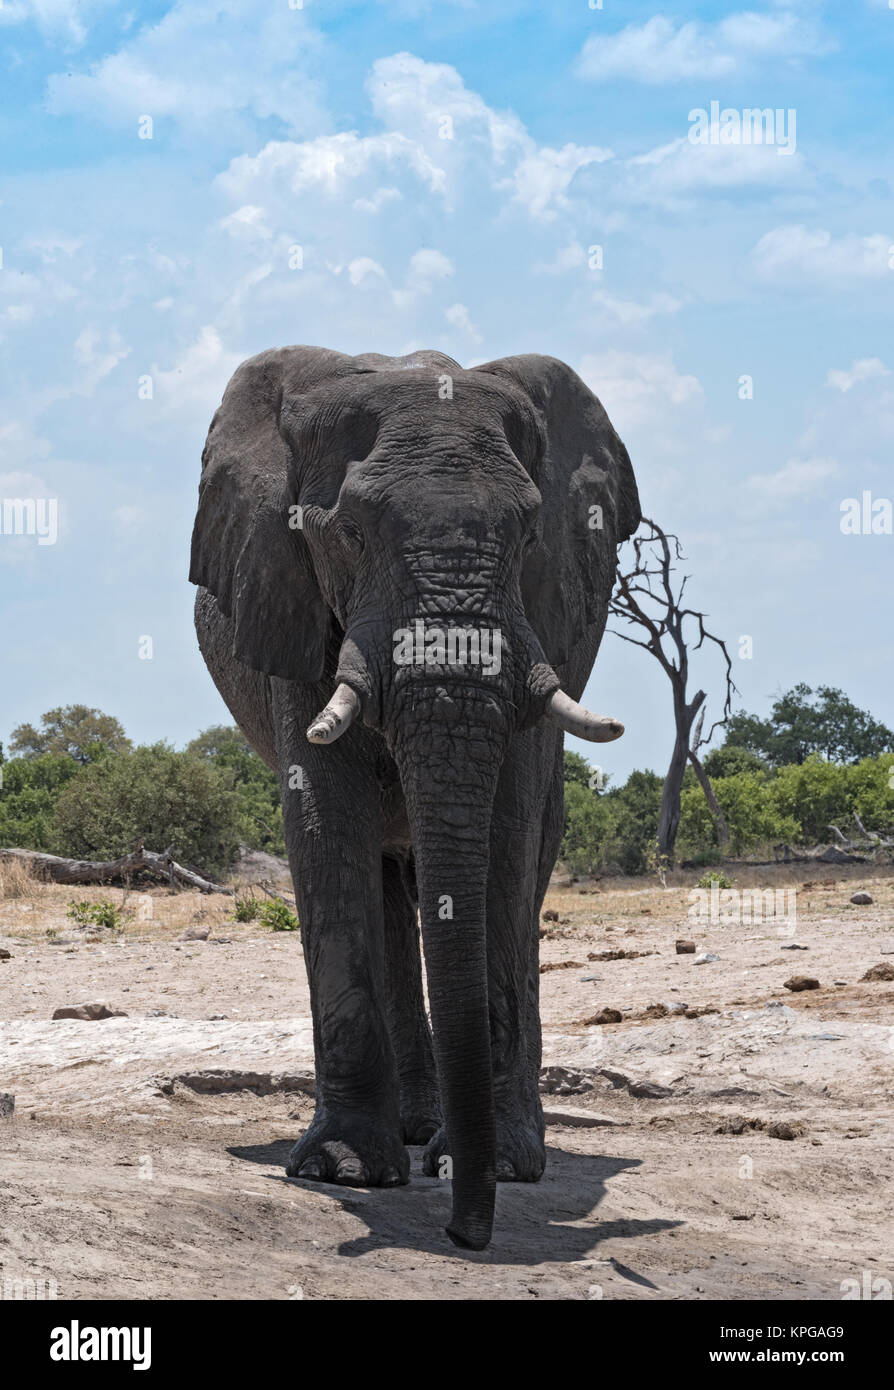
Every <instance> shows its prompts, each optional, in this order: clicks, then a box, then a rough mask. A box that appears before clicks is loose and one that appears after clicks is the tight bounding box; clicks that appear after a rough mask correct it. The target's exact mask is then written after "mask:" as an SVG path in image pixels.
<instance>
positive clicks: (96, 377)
mask: <svg viewBox="0 0 894 1390" xmlns="http://www.w3.org/2000/svg"><path fill="white" fill-rule="evenodd" d="M129 353H130V348H129V347H125V345H124V343H123V342H122V340H121V335H120V333H119V332H118V331H117V329H115V328H112V329H108V330H106V331H105V332H103V331H102V330H100V329H99V328H96V327H95V326H93V325H89V326H88V327H86V328H83V329H82V330H81V332H80V333H79V334H78V336H77V338H76V339H75V343H74V358H75V361H76V362H77V363H78V365H79V366H81V367H83V368H84V372H83V375H82V378H81V383H80V385H79V387H78V390H79V392H81V393H83V394H86V395H90V394H92V392H93V391H94V390H95V389H96V387H97V386H98V385H99V383H100V382H101V381H102V379H103V377H106V376H108V375H109V373H110V372H113V371H114V370H115V368H116V367H117V366H118V363H119V362H123V361H124V359H125V357H127V356H128V355H129Z"/></svg>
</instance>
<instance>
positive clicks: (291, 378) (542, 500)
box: [190, 347, 640, 1250]
mask: <svg viewBox="0 0 894 1390" xmlns="http://www.w3.org/2000/svg"><path fill="white" fill-rule="evenodd" d="M639 521H640V509H639V498H638V493H637V487H636V482H635V479H634V475H633V470H632V467H631V463H630V459H629V456H628V453H627V450H626V449H625V447H624V445H623V444H622V443H621V440H620V439H619V437H618V435H617V434H616V433H615V430H614V429H613V427H612V425H611V423H610V421H609V419H608V416H607V414H606V412H605V410H604V409H603V407H602V405H601V404H600V402H599V400H598V399H597V398H596V396H595V395H594V394H593V393H592V392H591V391H590V389H589V388H588V387H587V385H586V384H585V383H584V382H583V381H582V380H581V378H580V377H579V376H577V374H576V373H575V372H574V371H572V370H571V368H569V367H567V366H566V365H565V364H564V363H562V362H560V361H558V360H557V359H555V358H552V357H546V356H540V355H537V354H524V355H519V356H513V357H504V358H501V359H498V360H496V361H493V362H487V363H485V364H483V365H478V366H473V367H470V368H463V367H461V366H460V365H459V364H458V363H457V362H455V361H454V360H453V359H452V358H450V357H448V356H446V355H445V354H443V353H440V352H437V351H419V352H413V353H410V354H408V355H406V356H403V357H387V356H383V355H381V354H378V353H365V354H362V355H360V356H349V355H347V354H344V353H340V352H336V351H330V350H327V349H323V348H315V347H285V348H278V349H274V350H271V351H267V352H262V353H260V354H259V355H258V356H255V357H252V358H250V359H249V360H248V361H246V362H244V363H243V364H242V365H241V366H240V367H239V368H238V369H237V370H236V372H235V373H234V375H233V377H232V378H231V380H230V382H229V384H228V386H227V388H226V392H225V394H224V396H223V400H222V402H221V405H220V407H219V408H218V410H217V412H216V414H215V415H214V418H213V420H212V422H211V426H210V429H209V432H208V436H207V441H206V445H205V449H204V453H203V456H202V474H201V481H200V485H199V502H198V510H197V515H196V520H195V526H194V531H193V537H192V554H191V567H190V580H191V581H192V583H194V584H196V585H198V586H199V590H198V594H197V598H196V609H195V614H196V628H197V633H198V640H199V647H200V650H201V652H202V655H203V657H204V660H205V663H206V665H207V667H208V669H209V671H210V673H211V675H212V677H213V679H214V682H215V684H216V685H217V687H218V690H219V691H220V694H221V695H222V697H223V699H224V701H225V703H226V704H227V706H228V707H229V709H230V711H231V713H232V715H233V718H234V719H235V721H236V723H237V724H238V725H239V726H240V728H241V729H242V731H243V733H244V734H245V737H246V739H247V740H248V741H249V742H250V744H251V745H252V747H253V748H254V749H255V750H256V751H257V752H258V754H259V755H260V756H261V757H262V758H263V759H264V761H265V762H266V763H267V764H268V765H269V766H270V767H271V768H272V769H274V770H275V772H276V773H277V775H278V779H279V782H280V787H281V792H282V805H283V820H284V832H285V839H286V845H287V849H288V855H289V863H290V869H291V873H292V878H293V881H294V888H295V897H296V902H297V911H298V917H299V921H300V930H301V941H302V947H303V950H304V956H305V963H306V967H307V971H308V976H309V982H310V995H311V1012H312V1020H313V1039H314V1052H315V1067H316V1108H315V1114H314V1118H313V1120H312V1122H311V1124H310V1126H309V1128H308V1129H307V1131H306V1132H305V1133H304V1135H303V1136H302V1137H301V1139H300V1140H299V1141H298V1143H297V1144H296V1145H295V1147H294V1148H293V1149H292V1152H291V1155H290V1157H289V1160H288V1164H287V1169H286V1171H287V1173H288V1174H289V1175H290V1176H291V1177H293V1178H301V1179H306V1180H312V1181H318V1182H329V1183H338V1184H345V1185H348V1186H352V1185H353V1186H363V1187H375V1186H382V1187H389V1186H392V1185H398V1184H404V1183H406V1182H408V1180H409V1155H408V1151H407V1145H425V1146H426V1147H425V1151H424V1154H423V1172H424V1173H426V1174H428V1175H435V1176H440V1177H449V1178H451V1179H452V1192H451V1197H452V1212H451V1216H450V1221H449V1224H448V1225H447V1227H446V1230H447V1234H448V1235H449V1237H450V1238H451V1240H452V1241H453V1243H454V1244H455V1245H457V1246H459V1247H461V1248H465V1249H469V1250H482V1249H484V1248H485V1247H486V1246H487V1245H488V1243H489V1241H490V1239H491V1237H492V1232H493V1222H494V1209H495V1198H496V1183H497V1181H498V1180H499V1181H517V1182H536V1181H537V1180H538V1179H539V1178H540V1177H541V1175H542V1173H543V1171H544V1166H545V1162H546V1151H545V1145H544V1137H545V1133H544V1121H543V1110H542V1106H541V1101H540V1095H539V1085H538V1083H539V1075H540V1063H541V1028H540V1017H539V966H538V952H539V929H538V928H539V919H540V911H541V907H542V903H543V899H544V896H545V893H546V889H547V884H548V880H549V877H550V874H551V872H552V869H553V867H554V864H555V861H556V858H557V855H558V850H559V846H560V842H561V838H562V833H563V775H562V773H563V760H562V759H563V737H562V735H563V730H564V731H566V732H570V733H572V734H576V735H578V736H579V737H582V738H584V739H589V740H591V741H594V742H604V741H608V740H611V739H614V738H616V737H618V736H619V735H620V734H622V733H623V725H622V724H621V723H620V722H619V721H618V720H616V719H613V718H611V717H608V716H599V715H595V714H593V713H591V712H590V711H588V710H586V709H584V708H583V707H582V706H581V705H580V704H579V703H578V701H579V699H580V697H581V695H582V693H583V689H584V686H585V684H586V681H587V678H588V676H589V674H590V671H591V668H592V666H593V662H594V659H595V657H596V653H597V650H598V647H599V644H600V640H601V638H602V634H603V630H604V627H605V622H606V616H607V611H608V605H609V601H610V596H611V591H612V587H613V583H614V576H615V571H616V566H617V547H618V545H619V543H620V542H621V541H623V540H625V539H627V538H628V537H629V536H630V535H631V534H632V533H633V532H634V531H635V529H636V527H637V526H638V524H639ZM420 924H421V938H422V953H421V954H420ZM423 958H424V964H425V972H426V977H427V990H428V1008H429V1012H430V1020H431V1021H430V1022H429V1014H428V1013H427V1011H426V1004H425V993H424V987H423V975H422V959H423Z"/></svg>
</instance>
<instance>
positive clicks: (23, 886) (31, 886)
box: [0, 859, 49, 902]
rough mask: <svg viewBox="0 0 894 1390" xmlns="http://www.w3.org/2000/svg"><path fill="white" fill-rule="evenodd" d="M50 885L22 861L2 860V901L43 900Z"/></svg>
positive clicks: (0, 899) (0, 887)
mask: <svg viewBox="0 0 894 1390" xmlns="http://www.w3.org/2000/svg"><path fill="white" fill-rule="evenodd" d="M48 886H49V885H48V884H47V883H46V882H45V881H44V879H43V877H42V876H41V875H40V874H37V873H35V871H34V869H33V868H32V866H31V865H30V864H28V863H27V862H25V861H24V860H22V859H0V901H3V902H6V901H11V900H15V899H18V898H26V899H29V900H31V899H34V898H42V897H43V896H44V894H45V893H46V890H47V888H48Z"/></svg>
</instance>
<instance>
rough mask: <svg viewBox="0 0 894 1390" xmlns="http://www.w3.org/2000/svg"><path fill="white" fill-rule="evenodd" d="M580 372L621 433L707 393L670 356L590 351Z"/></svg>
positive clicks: (652, 420)
mask: <svg viewBox="0 0 894 1390" xmlns="http://www.w3.org/2000/svg"><path fill="white" fill-rule="evenodd" d="M578 371H579V374H580V376H581V377H582V378H583V379H584V381H585V382H586V383H587V385H588V386H589V387H590V389H591V390H592V391H593V392H595V394H596V395H597V396H598V397H599V399H600V400H601V401H602V404H603V405H604V406H605V408H606V410H607V411H608V413H609V415H610V417H611V420H612V424H613V425H614V426H615V428H616V429H617V430H618V431H619V432H620V433H621V434H623V432H624V430H625V429H629V428H632V427H634V426H642V425H645V424H649V423H652V422H654V421H656V420H658V419H660V418H661V417H662V416H666V413H667V409H668V407H669V406H672V407H674V408H680V407H685V406H690V405H693V404H696V403H698V402H700V401H701V399H702V397H703V394H704V393H703V391H702V388H701V384H700V383H699V381H698V379H697V378H696V377H694V376H687V375H681V374H680V373H679V372H678V371H677V370H676V368H675V367H674V365H673V362H672V361H671V359H670V356H669V355H668V356H659V355H657V354H637V353H632V352H615V351H611V352H604V353H598V354H590V355H588V356H586V357H584V359H583V361H582V362H581V365H580V367H579V368H578ZM662 427H663V428H665V427H666V426H665V425H663V426H662Z"/></svg>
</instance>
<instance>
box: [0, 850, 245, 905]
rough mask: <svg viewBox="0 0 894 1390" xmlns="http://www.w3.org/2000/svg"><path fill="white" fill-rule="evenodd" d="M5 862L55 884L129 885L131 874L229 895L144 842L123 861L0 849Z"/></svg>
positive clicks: (169, 852)
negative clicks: (122, 882)
mask: <svg viewBox="0 0 894 1390" xmlns="http://www.w3.org/2000/svg"><path fill="white" fill-rule="evenodd" d="M4 860H5V861H6V862H16V861H18V862H19V863H22V864H27V865H28V866H29V867H30V868H31V870H32V871H33V872H34V873H36V874H39V875H40V876H41V877H43V878H47V879H51V880H52V881H53V882H54V883H70V884H76V883H110V882H112V881H114V880H118V879H124V880H125V882H127V881H128V880H129V878H130V875H131V874H133V873H137V872H141V873H147V874H152V875H154V876H155V877H156V878H166V879H168V881H169V882H170V884H171V886H172V887H173V885H174V883H175V882H176V883H180V884H183V885H184V886H185V887H187V888H198V890H199V892H200V893H227V894H229V893H230V889H229V888H224V887H223V886H222V885H221V884H219V883H212V881H211V880H210V879H207V878H204V877H203V876H202V875H201V874H200V873H199V872H198V871H197V870H196V869H192V868H189V867H188V866H187V865H185V864H178V863H177V861H176V860H175V859H174V858H173V856H172V853H171V850H170V849H166V850H165V851H164V853H163V854H156V853H154V852H153V851H152V850H149V849H144V848H143V841H142V840H139V841H138V842H137V846H136V848H135V849H134V851H133V853H132V854H125V855H124V856H123V857H122V858H121V859H109V860H101V861H100V860H94V859H60V858H59V856H58V855H56V854H41V853H39V852H38V851H37V850H33V849H0V862H3V861H4Z"/></svg>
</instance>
